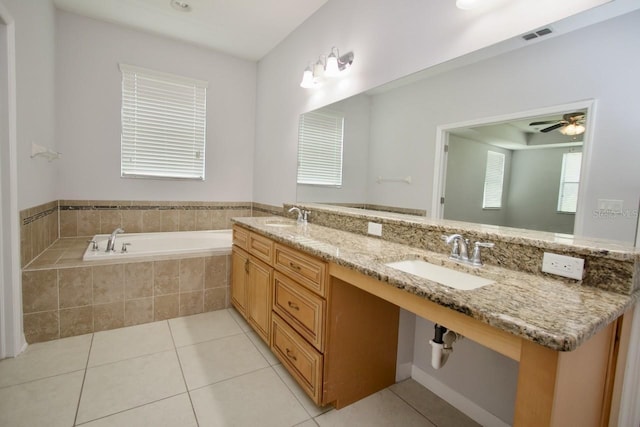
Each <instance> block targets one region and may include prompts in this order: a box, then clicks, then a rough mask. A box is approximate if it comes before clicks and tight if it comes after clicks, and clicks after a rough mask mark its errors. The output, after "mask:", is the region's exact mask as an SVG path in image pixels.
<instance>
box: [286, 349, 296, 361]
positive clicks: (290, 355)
mask: <svg viewBox="0 0 640 427" xmlns="http://www.w3.org/2000/svg"><path fill="white" fill-rule="evenodd" d="M287 357H288V358H289V359H291V360H293V361H294V362H296V361H298V358H297V357H296V356H295V355H294V354H293V352H292V351H291V350H289V349H287Z"/></svg>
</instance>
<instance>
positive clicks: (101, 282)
mask: <svg viewBox="0 0 640 427" xmlns="http://www.w3.org/2000/svg"><path fill="white" fill-rule="evenodd" d="M123 300H124V265H123V264H116V265H100V266H96V267H93V303H94V304H105V303H110V302H116V301H123Z"/></svg>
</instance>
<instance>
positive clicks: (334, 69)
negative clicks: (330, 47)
mask: <svg viewBox="0 0 640 427" xmlns="http://www.w3.org/2000/svg"><path fill="white" fill-rule="evenodd" d="M324 74H325V75H326V76H327V77H336V76H337V75H339V74H340V67H338V57H337V56H336V54H335V53H333V51H331V53H330V54H329V56H327V66H326V68H325V70H324Z"/></svg>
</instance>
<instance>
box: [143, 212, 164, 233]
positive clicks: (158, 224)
mask: <svg viewBox="0 0 640 427" xmlns="http://www.w3.org/2000/svg"><path fill="white" fill-rule="evenodd" d="M142 231H143V232H144V233H155V232H158V231H162V211H157V210H148V211H142Z"/></svg>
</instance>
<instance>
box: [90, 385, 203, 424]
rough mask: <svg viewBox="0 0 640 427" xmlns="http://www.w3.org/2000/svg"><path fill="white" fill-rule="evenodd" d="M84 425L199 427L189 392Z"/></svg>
mask: <svg viewBox="0 0 640 427" xmlns="http://www.w3.org/2000/svg"><path fill="white" fill-rule="evenodd" d="M82 426H83V427H123V426H132V427H133V426H135V427H178V426H179V427H197V426H198V423H197V422H196V417H195V415H194V413H193V408H192V407H191V400H189V395H188V394H187V393H183V394H180V395H178V396H173V397H169V398H167V399H163V400H159V401H157V402H153V403H149V404H147V405H144V406H140V407H138V408H134V409H130V410H128V411H124V412H120V413H118V414H115V415H111V416H108V417H106V418H100V419H99V420H96V421H91V422H89V423H87V424H83V425H82Z"/></svg>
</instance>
